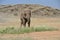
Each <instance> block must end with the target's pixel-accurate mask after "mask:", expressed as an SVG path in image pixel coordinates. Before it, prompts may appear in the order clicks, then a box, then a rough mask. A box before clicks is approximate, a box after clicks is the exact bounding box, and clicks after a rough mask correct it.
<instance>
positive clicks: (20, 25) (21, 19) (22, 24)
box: [20, 19, 23, 27]
mask: <svg viewBox="0 0 60 40" xmlns="http://www.w3.org/2000/svg"><path fill="white" fill-rule="evenodd" d="M22 25H23V20H22V19H21V24H20V27H22Z"/></svg>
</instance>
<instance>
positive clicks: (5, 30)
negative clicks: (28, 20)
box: [0, 27, 58, 34]
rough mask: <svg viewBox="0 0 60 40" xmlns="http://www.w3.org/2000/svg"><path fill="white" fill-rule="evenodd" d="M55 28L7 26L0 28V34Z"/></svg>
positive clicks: (53, 29) (51, 29)
mask: <svg viewBox="0 0 60 40" xmlns="http://www.w3.org/2000/svg"><path fill="white" fill-rule="evenodd" d="M55 30H58V29H57V28H53V27H30V28H29V27H24V28H14V27H7V28H5V29H2V30H1V29H0V34H21V33H30V32H41V31H55Z"/></svg>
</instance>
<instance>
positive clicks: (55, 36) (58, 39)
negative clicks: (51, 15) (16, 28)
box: [0, 31, 60, 40]
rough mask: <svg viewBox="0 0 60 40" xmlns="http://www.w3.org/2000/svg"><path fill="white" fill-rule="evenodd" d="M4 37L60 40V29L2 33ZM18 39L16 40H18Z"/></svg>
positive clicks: (1, 36)
mask: <svg viewBox="0 0 60 40" xmlns="http://www.w3.org/2000/svg"><path fill="white" fill-rule="evenodd" d="M0 38H2V39H4V38H5V39H8V38H10V39H12V38H13V39H16V38H17V39H20V38H31V40H60V31H50V32H49V31H46V32H32V33H25V34H3V35H1V34H0ZM17 39H16V40H17Z"/></svg>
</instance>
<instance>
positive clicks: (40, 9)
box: [0, 4, 60, 17]
mask: <svg viewBox="0 0 60 40" xmlns="http://www.w3.org/2000/svg"><path fill="white" fill-rule="evenodd" d="M24 9H31V11H32V17H40V16H48V17H57V16H60V10H59V9H55V8H51V7H48V6H43V5H38V4H16V5H0V15H1V12H2V13H3V15H7V16H8V15H13V16H18V15H19V14H20V12H21V10H24Z"/></svg>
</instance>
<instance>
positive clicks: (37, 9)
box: [0, 4, 60, 40]
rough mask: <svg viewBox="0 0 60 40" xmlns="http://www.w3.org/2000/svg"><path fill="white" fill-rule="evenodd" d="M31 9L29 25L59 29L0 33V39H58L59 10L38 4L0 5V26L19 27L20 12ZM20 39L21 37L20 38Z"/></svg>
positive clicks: (59, 32) (59, 33)
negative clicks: (23, 32)
mask: <svg viewBox="0 0 60 40" xmlns="http://www.w3.org/2000/svg"><path fill="white" fill-rule="evenodd" d="M24 9H31V11H32V17H31V27H37V26H48V27H55V28H58V29H59V31H45V32H32V33H25V34H0V40H4V39H5V40H8V39H9V38H11V39H9V40H20V38H25V37H26V38H30V39H25V40H60V10H59V9H55V8H52V7H48V6H43V5H38V4H35V5H33V4H16V5H0V28H6V27H20V13H21V12H23V11H22V10H24ZM21 40H22V39H21Z"/></svg>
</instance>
